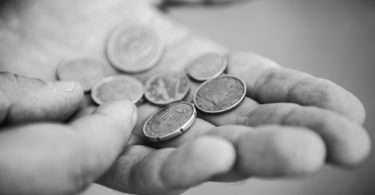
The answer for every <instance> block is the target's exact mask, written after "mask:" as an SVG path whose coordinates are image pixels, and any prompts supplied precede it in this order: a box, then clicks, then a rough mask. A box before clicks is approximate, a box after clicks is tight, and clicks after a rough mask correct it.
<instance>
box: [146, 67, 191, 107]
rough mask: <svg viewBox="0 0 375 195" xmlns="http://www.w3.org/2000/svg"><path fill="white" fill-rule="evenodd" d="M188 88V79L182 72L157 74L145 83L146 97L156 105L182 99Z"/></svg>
mask: <svg viewBox="0 0 375 195" xmlns="http://www.w3.org/2000/svg"><path fill="white" fill-rule="evenodd" d="M189 90H190V81H189V78H187V76H186V75H184V74H173V73H170V74H159V75H154V76H152V77H150V78H149V79H148V80H147V81H146V84H145V97H146V99H147V100H148V101H149V102H151V103H153V104H156V105H167V104H170V103H172V102H175V101H178V100H182V99H183V98H184V97H186V95H187V94H188V92H189Z"/></svg>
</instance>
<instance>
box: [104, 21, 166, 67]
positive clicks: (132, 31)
mask: <svg viewBox="0 0 375 195" xmlns="http://www.w3.org/2000/svg"><path fill="white" fill-rule="evenodd" d="M163 48H164V47H163V43H162V41H161V40H160V38H159V37H158V36H157V34H156V33H155V32H154V31H153V30H152V29H151V28H148V27H146V26H142V25H130V24H123V25H120V26H119V27H117V28H116V29H115V30H114V31H113V32H112V33H111V34H110V36H109V38H108V42H107V57H108V60H109V61H110V62H111V64H112V65H113V66H114V67H115V68H117V69H119V70H121V71H124V72H128V73H138V72H143V71H146V70H149V69H151V68H153V67H154V66H155V65H156V64H157V63H158V62H159V60H160V59H161V57H162V54H163Z"/></svg>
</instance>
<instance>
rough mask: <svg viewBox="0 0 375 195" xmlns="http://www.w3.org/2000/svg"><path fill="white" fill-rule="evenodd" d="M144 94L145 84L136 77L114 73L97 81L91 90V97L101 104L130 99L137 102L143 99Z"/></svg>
mask: <svg viewBox="0 0 375 195" xmlns="http://www.w3.org/2000/svg"><path fill="white" fill-rule="evenodd" d="M143 94H144V87H143V84H142V83H141V82H140V81H139V80H137V79H136V78H134V77H130V76H126V75H114V76H109V77H106V78H104V79H102V80H101V81H100V82H99V83H97V84H96V85H95V87H94V88H93V90H92V92H91V98H92V99H93V100H94V102H95V103H97V104H99V105H100V104H103V103H106V102H113V101H119V100H130V101H131V102H133V103H134V104H137V103H139V102H140V101H142V97H143Z"/></svg>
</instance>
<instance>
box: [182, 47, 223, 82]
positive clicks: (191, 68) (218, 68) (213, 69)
mask: <svg viewBox="0 0 375 195" xmlns="http://www.w3.org/2000/svg"><path fill="white" fill-rule="evenodd" d="M227 66H228V61H227V58H226V56H224V55H220V54H216V53H208V54H205V55H202V56H200V57H199V58H197V59H196V60H194V61H192V62H191V63H190V64H189V65H188V66H187V68H186V71H187V73H188V75H189V76H190V77H191V78H192V79H194V80H196V81H206V80H210V79H213V78H215V77H218V76H220V75H221V74H222V73H224V71H225V70H226V69H227Z"/></svg>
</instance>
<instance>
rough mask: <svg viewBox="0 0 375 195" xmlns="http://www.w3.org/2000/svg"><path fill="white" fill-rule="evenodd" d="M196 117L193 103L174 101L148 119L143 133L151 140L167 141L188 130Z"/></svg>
mask: <svg viewBox="0 0 375 195" xmlns="http://www.w3.org/2000/svg"><path fill="white" fill-rule="evenodd" d="M195 118H196V110H195V107H194V105H193V104H191V103H188V102H183V101H179V102H174V103H172V104H169V105H168V106H166V107H164V108H162V109H161V110H159V111H158V112H156V113H155V114H153V115H152V116H151V117H150V118H149V119H147V121H146V122H145V124H144V126H143V133H144V135H145V137H147V138H148V139H149V140H151V141H154V142H159V141H165V140H168V139H171V138H174V137H176V136H178V135H180V134H182V133H184V132H185V131H187V130H188V129H189V127H190V126H191V125H192V124H193V123H194V121H195Z"/></svg>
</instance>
